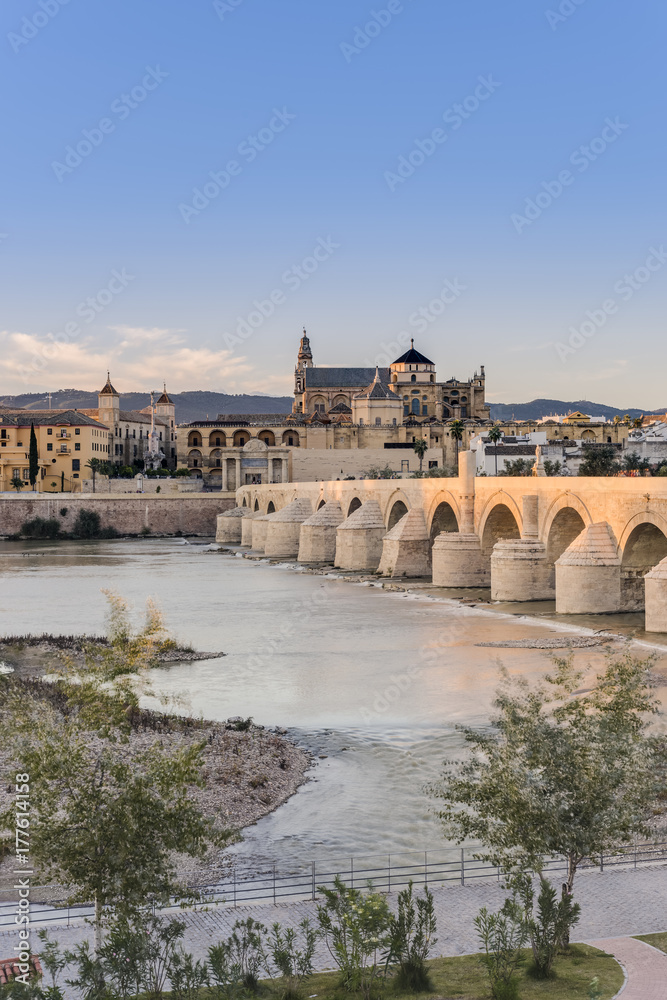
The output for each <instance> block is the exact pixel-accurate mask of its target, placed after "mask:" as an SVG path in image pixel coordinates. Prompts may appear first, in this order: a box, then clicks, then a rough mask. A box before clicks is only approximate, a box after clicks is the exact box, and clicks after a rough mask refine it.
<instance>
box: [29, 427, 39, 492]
mask: <svg viewBox="0 0 667 1000" xmlns="http://www.w3.org/2000/svg"><path fill="white" fill-rule="evenodd" d="M38 475H39V452H38V451H37V435H36V434H35V425H34V423H32V424H30V450H29V452H28V478H29V479H30V485H31V486H32V488H33V489H34V488H35V483H36V482H37V476H38Z"/></svg>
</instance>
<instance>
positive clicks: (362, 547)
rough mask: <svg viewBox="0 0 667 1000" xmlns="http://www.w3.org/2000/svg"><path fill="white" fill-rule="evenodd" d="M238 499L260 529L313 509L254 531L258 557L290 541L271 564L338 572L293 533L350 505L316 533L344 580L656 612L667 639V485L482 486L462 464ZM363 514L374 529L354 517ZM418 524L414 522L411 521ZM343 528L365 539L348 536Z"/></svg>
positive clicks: (653, 481)
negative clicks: (364, 575) (452, 472)
mask: <svg viewBox="0 0 667 1000" xmlns="http://www.w3.org/2000/svg"><path fill="white" fill-rule="evenodd" d="M236 496H237V504H238V505H239V506H242V507H244V508H245V509H246V511H245V513H246V516H249V515H250V514H253V513H254V514H255V515H256V517H259V516H260V515H265V514H267V513H268V514H271V513H273V512H280V511H281V510H283V508H285V507H287V506H288V505H290V504H291V505H292V507H294V506H295V505H294V504H293V501H295V500H297V499H298V500H302V501H305V505H302V508H301V514H300V515H299V511H298V510H297V512H296V514H294V515H293V517H292V522H291V524H290V526H289V527H288V526H287V524H286V523H285V522H286V520H289V517H288V516H286V515H281V517H283V523H282V525H279V524H277V523H276V524H273V525H269V524H267V521H266V519H264V523H263V526H262V530H261V531H260V530H259V527H260V526H259V525H258V526H257V531H255V530H254V526H253V531H252V536H250V534H248V536H247V539H248V541H247V544H251V545H252V548H253V549H260V550H261V549H262V548H264V547H265V545H269V538H274V543H275V541H276V539H278V537H279V534H280V535H281V537H282V538H283V542H282V543H280V544H277V547H276V545H275V544H274V547H273V550H272V549H271V548H270V547H268V548H266V549H265V551H266V552H267V554H271V555H279V556H283V557H286V558H289V557H292V558H299V559H300V560H301V561H303V562H315V561H320V562H322V561H324V562H326V561H329V560H327V559H326V558H320V557H316V556H314V555H312V553H311V554H309V553H310V552H311V549H310V548H308V551H307V552H306V554H305V555H304V549H303V545H302V546H301V551H299V548H300V547H299V543H298V538H299V533H298V530H297V534H296V535H295V534H294V528H295V527H296V528H297V529H298V528H299V525H298V524H295V522H298V521H300V522H303V521H304V520H305V521H306V522H307V523H308V521H307V518H308V516H309V514H310V512H316V511H319V510H320V509H321V508H322V506H323V505H324V504H330V505H331V511H332V513H333V510H334V508H336V510H338V505H340V513H339V515H338V518H339V523H338V525H337V526H336V525H333V526H332V525H331V524H330V525H328V527H327V528H326V529H325V527H324V526H322V527H321V528H320V526H317V527H315V526H313V528H312V529H311V535H312V534H313V532H316V531H318V530H321V531H322V532H325V530H328V531H329V532H330V533H331V531H332V530H333V531H335V533H336V537H337V541H336V551H335V561H336V565H339V566H342V567H343V568H347V569H359V570H368V571H372V572H374V571H378V570H379V572H380V573H381V574H382V575H388V576H392V575H393V576H428V575H429V574H431V573H432V578H433V582H434V583H436V584H438V585H440V586H443V587H471V586H474V587H478V586H490V587H491V591H492V598H493V599H496V600H506V601H511V600H517V601H527V600H544V599H553V598H554V597H555V599H556V609H557V611H559V612H562V613H570V614H571V613H576V612H581V613H594V612H613V611H629V610H642V609H643V608H644V606H645V604H646V612H647V616H646V617H647V622H646V625H647V630H648V631H654V632H667V562H665V563H664V565H663V566H662V567H660V568H659V567H658V564H660V563H661V562H662V560H666V559H667V477H666V478H664V479H663V478H662V477H651V478H639V477H637V478H630V477H627V478H626V477H621V478H602V477H600V478H587V477H581V478H579V477H578V478H571V477H546V476H533V477H493V476H488V477H476V476H475V475H474V456H473V455H472V453H471V452H463V453H461V455H460V456H459V477H458V478H451V479H403V480H342V481H335V482H307V483H282V484H266V485H247V486H243V487H241V488H240V489H239V490H238V491H237V494H236ZM296 506H297V507H298V505H296ZM362 507H363V508H364V510H365V512H366V516H365V518H363V517H360V514H358V513H356V512H357V511H359V509H360V508H362ZM291 509H292V508H290V510H291ZM408 512H412V518H411V519H406V520H403V519H404V517H405V515H406V514H407V513H408ZM238 513H239V514H240V511H239V512H238ZM352 515H356V516H355V518H354V519H353V520H350V518H351V516H352ZM239 520H240V519H239ZM243 520H245V518H243ZM268 520H269V522H270V521H272V520H276V519H275V518H269V519H268ZM277 520H280V517H278V518H277ZM399 522H400V525H399ZM408 522H409V528H408ZM220 523H221V519H220V518H219V519H218V525H219V526H220ZM225 523H227V522H225ZM341 523H342V524H343V525H344V526H345V527H348V528H351V529H352V528H354V529H356V530H355V531H354V533H351V534H350V533H345V534H344V533H343V531H342V530H341V527H340V524H341ZM230 524H231V522H230ZM403 525H404V526H405V528H404V529H403V527H402V526H403ZM397 526H398V527H397ZM382 529H384V530H382ZM392 529H394V530H393V531H392ZM239 530H240V529H239ZM267 531H268V534H267ZM389 533H390V534H389ZM371 536H372V537H371ZM218 537H219V538H220V539H221V540H231V536H226V535H224V533H223V534H222V535H221V534H220V532H219V535H218ZM250 537H252V542H250ZM288 537H289V538H291V539H296V541H295V542H294V541H293V542H289V541H288V540H287V539H288ZM303 539H304V531H303V529H302V530H301V541H302V543H303ZM238 540H239V541H240V540H241V539H240V534H239V539H238ZM256 540H257V541H256ZM350 540H353V541H354V545H353V546H352V547H353V548H354V550H355V551H356V552H357V556H356V558H357V560H358V565H355V564H354V558H355V557H352V560H353V561H352V562H350V558H351V557H350V555H349V553H348V554H346V552H347V550H348V549H349V548H350V546H349V545H347V548H345V549H344V547H343V542H345V543H347V542H349V541H350ZM374 540H375V541H374ZM382 542H383V543H384V547H383V545H382V544H381V543H382ZM390 542H391V545H390V544H389V543H390ZM281 545H282V548H281ZM290 545H292V546H293V551H292V550H291V549H290ZM316 548H317V546H316ZM389 549H391V552H392V553H393V555H391V557H390V558H387V552H388V551H389ZM318 551H319V549H318ZM397 554H398V555H397ZM346 560H347V561H346ZM330 561H332V562H333V561H334V559H331V560H330ZM647 573H650V576H649V579H647V580H645V577H646V575H647ZM645 593H646V598H645Z"/></svg>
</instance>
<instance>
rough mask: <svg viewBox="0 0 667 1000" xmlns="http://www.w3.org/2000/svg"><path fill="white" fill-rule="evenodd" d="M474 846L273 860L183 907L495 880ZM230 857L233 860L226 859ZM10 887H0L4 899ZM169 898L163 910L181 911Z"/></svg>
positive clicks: (86, 910)
mask: <svg viewBox="0 0 667 1000" xmlns="http://www.w3.org/2000/svg"><path fill="white" fill-rule="evenodd" d="M476 850H478V848H474V847H462V848H457V849H451V848H442V849H434V850H430V851H409V852H403V853H396V854H370V855H363V856H361V857H353V858H346V859H343V860H339V861H309V862H307V863H304V864H301V865H298V864H295V865H290V866H289V869H287V866H284V867H282V866H281V867H279V866H278V864H277V863H276V864H273V865H272V866H270V867H269V868H268V869H266V870H264V871H259V872H258V871H257V870H256V869H252V870H251V869H247V870H246V869H238V868H234V869H233V870H232V871H231V872H230V875H229V877H228V878H227V879H225V880H224V881H222V882H218V883H216V884H215V885H209V886H205V887H199V888H198V889H197V890H196V894H197V895H196V899H195V901H194V902H189V903H187V904H186V905H187V906H188V908H197V909H201V908H207V907H211V906H234V907H237V906H245V905H248V904H258V903H273V904H279V903H285V902H291V901H296V900H308V899H310V900H315V899H316V897H317V890H318V888H319V887H320V886H323V887H325V888H331V887H332V886H333V884H334V880H335V879H336V877H340V878H342V879H343V881H344V882H345V883H346V884H347V885H349V886H352V887H353V888H365V887H366V886H367V884H368V883H369V882H372V883H373V887H374V889H376V890H377V891H379V892H397V891H399V890H400V889H403V888H405V887H406V886H407V885H408V883H409V882H414V884H415V885H416V886H418V885H426V886H428V887H429V888H431V889H433V888H441V887H444V886H446V885H449V884H455V885H462V886H465V885H470V884H472V883H475V882H480V881H487V882H488V881H500V878H501V873H500V870H499V869H498V868H496V867H495V866H494V865H490V864H488V862H484V861H479V860H477V859H475V858H474V857H473V854H474V852H475V851H476ZM231 860H232V861H233V859H231ZM666 861H667V841H663V842H660V843H654V844H629V845H626V846H625V847H619V848H618V849H617V850H615V851H613V852H610V853H609V854H608V855H603V856H602V857H600V858H598V859H596V860H587V861H584V862H583V863H582V864H581V866H580V868H581V869H582V870H584V871H586V870H588V871H590V870H598V871H601V872H603V871H606V870H607V869H609V868H624V869H626V870H634V869H637V868H640V867H646V866H649V865H656V864H661V863H664V862H666ZM566 870H567V865H566V863H565V860H564V859H563V858H552V859H550V860H549V861H548V862H547V863H546V864H545V867H544V871H545V874H547V875H549V876H551V877H552V878H554V877H556V876H557V875H558V874H559V873H562V874H565V872H566ZM57 889H58V887H57V886H33V887H32V892H33V893H37V892H38V891H40V890H41V892H43V893H46V892H48V891H50V890H51V891H56V890H57ZM10 893H11V890H0V896H2V897H4V896H7V895H9V894H10ZM181 908H182V904H181V903H179V902H175V901H174V902H172V903H171V904H170V905H169V906H166V907H165V910H176V909H181ZM30 911H31V912H30V919H31V922H32V923H33V924H47V923H61V924H62V923H65V922H66V923H67V924H68V925H69V923H70V921H71V920H73V919H78V918H82V917H91V916H92V915H93V913H94V910H93V907H92V906H67V904H66V903H64V902H63V903H58V902H56V903H53V902H52V903H38V902H31V907H30ZM15 915H16V900H15V899H14V900H6V901H0V928H3V927H10V926H11V927H14V926H16V925H15V923H14V917H15Z"/></svg>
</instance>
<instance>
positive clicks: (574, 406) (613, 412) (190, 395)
mask: <svg viewBox="0 0 667 1000" xmlns="http://www.w3.org/2000/svg"><path fill="white" fill-rule="evenodd" d="M169 395H170V396H171V398H172V399H173V401H174V403H175V404H176V419H177V421H178V423H179V424H187V423H190V422H191V421H193V420H206V418H207V417H208V418H209V419H210V420H214V419H215V418H216V417H217V415H218V414H219V413H256V414H258V415H259V414H262V413H285V414H287V413H290V412H291V409H292V402H293V397H292V396H263V395H248V394H245V393H243V394H238V395H232V394H229V393H225V392H205V391H203V390H194V391H192V392H172V393H170V394H169ZM148 401H149V395H148V393H146V392H128V393H126V394H125V395H123V396H121V397H120V405H121V408H122V409H123V410H141V409H143V407H144V406H147V405H148ZM48 405H49V400H48V396H47V395H45V394H44V393H37V392H27V393H23V395H20V396H5V397H4V398H3V397H0V406H17V407H18V406H20V407H26V408H27V409H29V410H45V409H46V408H47V407H48ZM51 406H52V407H53V408H54V409H80V410H86V409H93V408H94V407H96V406H97V393H96V392H85V391H84V390H82V389H59V390H58V392H54V393H52V394H51ZM573 410H581V412H582V413H588V414H590V415H591V416H592V417H606V418H607V420H613V418H614V417H616V416H619V417H623V416H625V414H626V413H629V414H630V416H631V417H640V416H641V415H642V414H643V413H667V408H665V407H663V408H662V409H661V410H638V409H636V408H634V407H628V408H627V409H625V410H623V409H621V410H619V409H617V408H616V407H615V406H605V405H604V404H602V403H592V402H591V401H590V400H589V399H578V400H575V401H574V402H572V401H571V402H567V401H565V400H563V399H533V400H532V401H531V402H530V403H491V417H492V419H493V420H539V419H540V417H549V416H551V415H552V414H566V413H572V412H573Z"/></svg>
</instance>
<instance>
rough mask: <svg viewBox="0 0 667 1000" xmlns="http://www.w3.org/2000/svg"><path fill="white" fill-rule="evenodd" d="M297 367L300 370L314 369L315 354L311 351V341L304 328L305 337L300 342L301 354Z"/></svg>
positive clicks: (298, 356)
mask: <svg viewBox="0 0 667 1000" xmlns="http://www.w3.org/2000/svg"><path fill="white" fill-rule="evenodd" d="M297 365H298V367H299V368H312V367H313V352H312V351H311V349H310V340H309V339H308V334H307V333H306V328H305V326H304V328H303V337H302V338H301V340H300V342H299V353H298V355H297Z"/></svg>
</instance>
